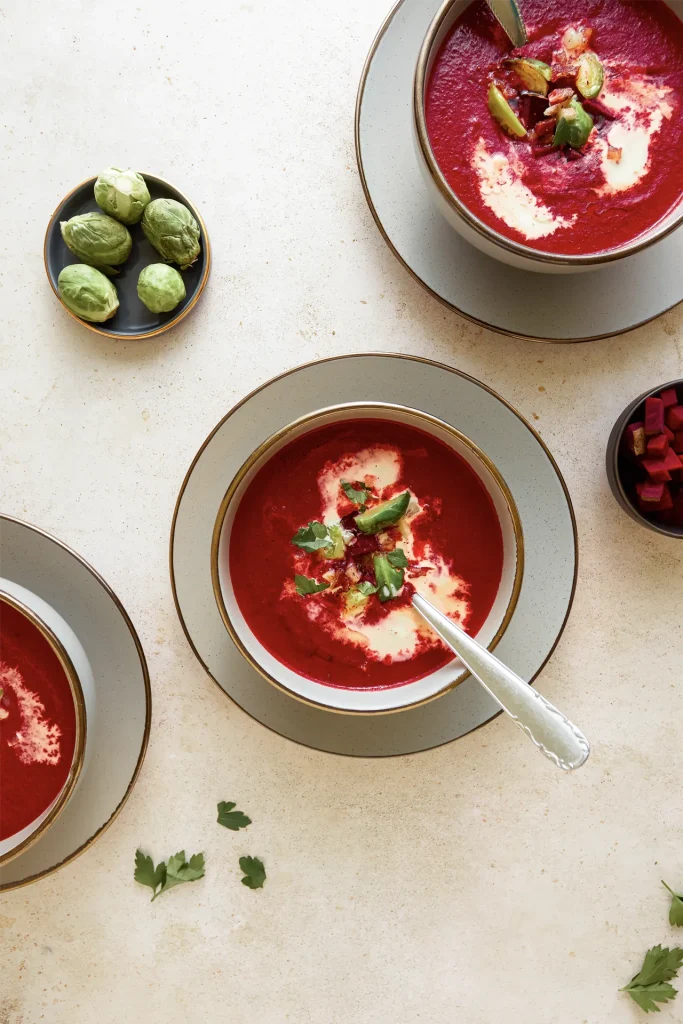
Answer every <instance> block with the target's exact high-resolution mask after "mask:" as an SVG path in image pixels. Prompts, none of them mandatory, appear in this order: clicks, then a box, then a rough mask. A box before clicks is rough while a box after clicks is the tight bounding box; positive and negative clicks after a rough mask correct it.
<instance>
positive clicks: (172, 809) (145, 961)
mask: <svg viewBox="0 0 683 1024" xmlns="http://www.w3.org/2000/svg"><path fill="white" fill-rule="evenodd" d="M386 7H387V0H347V2H346V3H344V4H342V5H332V4H327V5H325V4H323V5H321V4H320V3H319V2H316V0H284V2H283V0H280V2H275V0H261V2H260V3H257V2H244V3H230V4H223V5H220V4H215V3H208V2H207V0H197V2H195V3H192V4H186V3H181V2H180V0H165V2H163V3H162V2H161V0H149V2H148V3H146V4H144V5H140V6H137V5H135V4H123V6H121V5H119V7H117V8H116V9H113V8H111V6H110V5H105V4H103V3H102V2H101V0H98V2H96V3H93V4H90V5H87V4H81V3H77V2H75V0H72V2H71V3H68V4H58V5H48V4H46V3H44V2H38V0H24V2H23V3H19V2H18V0H6V2H4V3H2V6H1V9H0V36H1V37H2V38H1V41H0V54H1V57H0V76H1V77H2V92H3V104H2V106H3V114H2V119H1V121H2V126H3V127H2V134H3V144H2V149H1V150H0V169H1V178H2V182H3V198H4V199H5V204H4V210H3V242H2V247H1V254H0V261H1V267H0V271H1V277H0V295H1V303H2V315H3V326H2V346H3V354H2V362H1V364H0V365H1V372H0V378H1V386H2V396H1V402H0V415H1V417H2V427H1V438H2V509H3V511H5V512H8V513H10V514H13V515H16V516H19V517H23V518H26V519H28V520H29V521H30V522H33V523H36V524H38V525H40V526H42V527H44V528H45V529H47V530H49V531H51V532H53V533H55V534H56V535H57V536H58V537H60V538H61V539H62V540H64V541H65V542H66V543H68V544H69V545H71V546H73V547H74V548H76V549H77V550H78V551H79V552H80V553H81V554H82V555H83V556H84V557H85V558H86V559H88V560H89V561H90V562H92V563H93V564H94V565H95V567H96V568H97V569H98V570H99V571H100V572H101V573H102V574H103V575H104V576H105V578H106V579H107V580H108V581H109V582H110V583H111V585H112V586H113V587H114V589H115V590H116V591H117V593H118V595H119V596H120V598H121V599H122V601H123V603H124V604H125V606H126V607H127V609H128V611H129V612H130V614H131V616H132V618H133V621H134V623H135V625H136V627H137V628H138V630H139V633H140V636H141V639H142V642H143V645H144V648H145V651H146V654H147V657H148V661H149V667H150V672H151V679H152V689H153V695H154V702H155V704H154V722H153V729H152V736H151V742H150V747H149V752H148V755H147V760H146V762H145V765H144V767H143V771H142V774H141V776H140V780H139V782H138V785H137V787H136V788H135V790H134V792H133V794H132V796H131V799H130V801H129V803H128V804H127V806H126V807H125V808H124V810H123V812H122V814H121V816H120V818H119V819H118V821H117V822H116V823H115V825H114V826H113V827H112V828H111V829H110V830H109V832H108V833H107V834H105V835H104V836H103V837H102V838H101V840H100V841H99V842H97V843H96V844H95V845H94V846H93V848H92V849H91V850H90V851H89V852H88V853H87V854H86V855H84V856H83V857H81V858H80V859H79V860H77V861H76V862H75V863H73V864H72V865H70V866H68V867H66V868H65V869H64V870H62V871H61V872H59V873H57V874H56V875H53V876H52V877H50V878H48V879H46V880H43V881H40V882H38V883H36V884H34V885H32V886H30V887H28V888H26V889H22V890H18V891H16V892H13V893H9V894H7V895H5V896H3V897H2V898H1V899H0V965H1V966H0V1024H38V1022H40V1021H46V1022H48V1024H101V1022H109V1021H127V1022H133V1021H136V1022H137V1021H145V1022H149V1024H185V1022H187V1021H192V1022H202V1024H203V1022H207V1024H208V1022H212V1024H213V1022H220V1024H223V1022H225V1024H284V1022H291V1024H416V1022H420V1024H451V1022H457V1024H494V1022H495V1024H498V1022H504V1024H508V1022H509V1024H512V1022H515V1024H516V1022H523V1024H621V1022H624V1024H632V1022H634V1021H636V1020H637V1019H638V1014H639V1011H638V1010H637V1009H636V1008H635V1006H634V1005H632V1004H630V1002H629V1001H628V1000H627V999H626V997H625V996H623V995H619V994H618V993H617V989H618V987H619V986H620V985H623V984H625V983H626V982H627V981H628V979H629V978H630V976H631V975H632V974H633V973H634V972H635V971H636V970H637V969H638V967H639V966H640V962H641V958H642V955H643V953H644V951H645V949H646V948H647V947H648V946H650V945H652V944H654V943H657V942H662V943H664V944H667V943H668V944H671V943H672V942H675V940H676V938H677V936H676V935H675V934H674V933H672V931H671V929H669V927H668V924H667V922H666V908H667V900H666V894H665V893H664V891H663V889H662V888H661V886H660V884H659V879H660V878H661V877H664V878H667V879H668V880H669V881H671V882H672V883H674V884H679V885H683V810H682V805H681V799H680V793H681V750H682V744H681V723H682V722H683V687H682V686H681V681H682V680H681V676H682V673H681V664H682V657H683V635H682V632H681V630H682V626H681V614H680V609H681V607H683V571H682V570H683V545H681V544H677V543H676V542H674V541H669V540H667V539H665V538H663V537H658V536H656V535H655V534H651V533H647V532H646V531H644V530H642V529H640V528H639V527H637V526H636V525H635V524H634V523H632V522H631V521H630V520H629V519H628V518H627V517H626V516H625V515H624V514H623V513H622V512H621V511H620V510H619V509H618V508H617V505H616V504H615V502H614V500H613V499H612V497H611V494H610V492H609V490H608V486H607V482H606V479H605V475H604V468H603V459H604V448H605V443H606V440H607V436H608V433H609V429H610V427H611V425H612V422H613V420H614V419H615V417H616V416H617V414H618V413H619V412H620V411H621V409H622V408H623V407H624V405H625V404H626V402H627V401H628V400H629V399H630V398H632V397H634V396H635V395H637V394H638V393H640V392H641V391H642V390H644V389H645V388H646V387H650V386H655V385H656V384H658V383H659V382H661V381H665V380H669V379H671V378H672V377H675V376H682V375H683V353H682V348H681V336H682V334H683V316H682V313H681V311H680V310H679V311H674V312H673V313H670V314H668V315H666V316H664V317H662V318H660V319H659V320H657V321H655V322H654V323H652V324H650V325H649V326H647V327H645V328H643V329H641V330H638V331H636V332H635V333H632V334H629V335H627V336H624V337H620V338H614V339H612V340H608V341H603V342H598V343H594V344H589V345H580V346H569V347H549V346H542V345H534V344H531V343H526V342H520V341H514V340H511V339H507V338H503V337H499V336H497V335H494V334H491V333H488V332H487V331H485V330H482V329H480V328H478V327H474V326H472V325H471V324H469V323H467V322H465V321H464V320H462V319H461V318H459V317H458V316H457V315H455V314H453V313H451V312H449V311H448V310H446V309H444V308H443V307H442V306H441V305H439V303H438V302H436V301H435V300H434V299H433V298H431V297H430V296H429V295H427V294H426V293H425V292H424V291H422V289H421V288H420V286H419V285H418V284H417V283H416V282H415V281H413V280H412V279H411V277H410V276H409V275H408V274H407V273H406V271H405V270H404V269H403V268H402V267H401V266H400V265H399V264H398V263H397V261H396V260H395V259H394V257H393V256H392V255H391V253H390V252H389V251H388V249H387V247H386V246H385V244H384V242H383V241H382V239H381V237H380V235H379V233H378V231H377V228H376V227H375V224H374V222H373V220H372V217H371V216H370V214H369V212H368V209H367V207H366V204H365V200H364V198H363V193H362V190H361V187H360V185H359V181H358V175H357V172H356V166H355V159H354V152H353V106H354V101H355V93H356V86H357V83H358V78H359V74H360V70H361V67H362V64H363V60H364V58H365V55H366V52H367V50H368V47H369V45H370V42H371V40H372V37H373V35H374V32H375V30H376V29H377V27H378V25H379V23H380V21H381V20H382V18H383V16H384V14H385V13H386ZM117 161H125V162H128V163H130V164H131V165H132V166H134V167H137V168H139V169H140V170H148V171H150V172H153V173H156V174H158V175H161V176H163V177H165V178H167V179H169V180H170V181H172V182H173V183H175V184H176V185H177V186H178V187H179V188H180V189H182V190H183V191H185V192H186V193H187V194H188V195H189V196H190V197H191V198H192V199H193V201H194V202H195V203H196V204H197V206H198V207H199V209H200V210H201V212H202V214H203V215H204V217H205V219H206V221H207V224H208V227H209V231H210V233H211V236H212V241H213V246H214V265H213V272H212V276H211V279H210V282H209V286H208V288H207V291H206V293H205V295H204V297H203V299H202V301H201V303H200V304H199V306H198V307H197V309H196V311H195V312H194V313H193V315H192V316H190V317H189V318H188V319H187V320H186V321H185V322H184V323H183V324H182V325H181V326H180V327H179V328H178V329H176V330H174V331H171V332H169V333H168V334H166V335H163V336H162V337H160V338H157V339H152V340H149V341H144V342H139V343H124V342H115V343H107V342H106V341H104V340H103V339H102V338H99V337H97V336H96V335H94V334H90V333H89V332H88V331H86V330H85V329H81V328H80V327H79V326H78V325H76V324H75V323H74V322H73V321H72V320H71V319H70V318H69V317H67V316H66V314H65V313H64V312H63V310H62V309H61V308H60V307H59V305H58V303H57V302H56V300H55V298H54V296H53V295H52V292H51V290H50V288H49V287H48V284H47V281H46V279H45V275H44V270H43V264H42V240H43V232H44V230H45V225H46V223H47V220H48V218H49V216H50V214H51V212H52V210H53V208H54V206H55V205H56V204H57V202H58V201H59V200H60V198H61V197H62V196H63V195H64V194H65V193H66V192H67V191H69V189H71V188H72V187H73V185H74V184H76V183H77V182H79V181H81V180H82V179H83V178H85V177H87V176H88V175H91V174H94V173H96V172H97V171H98V170H99V169H100V168H101V167H103V166H106V165H107V164H109V163H112V162H113V163H116V162H117ZM537 286H538V287H539V288H542V287H543V282H542V279H539V281H538V282H537ZM576 287H577V288H578V289H580V282H577V285H576ZM368 349H377V350H383V351H397V352H406V353H415V354H418V355H422V356H428V357H431V358H434V359H438V360H442V361H444V362H446V363H449V364H452V365H454V366H457V367H459V368H461V369H463V370H465V371H467V372H468V373H471V374H473V375H474V376H476V377H479V378H481V379H482V380H484V381H485V382H486V383H487V384H489V385H491V386H492V387H493V388H495V389H497V390H499V391H500V392H501V393H502V394H503V395H504V396H505V397H506V398H507V399H508V400H510V401H511V402H512V403H514V404H515V405H516V406H517V407H518V408H519V409H520V411H521V412H522V413H523V414H524V415H526V416H527V417H529V418H530V419H532V420H533V422H534V424H535V426H536V427H537V429H538V430H539V431H540V433H541V434H542V436H543V438H544V440H545V441H546V442H547V444H548V445H549V446H550V448H551V449H552V451H553V453H554V455H555V456H556V458H557V460H558V462H559V465H560V467H561V469H562V471H563V472H564V474H565V475H566V479H567V482H568V485H569V488H570V491H571V494H572V497H573V500H574V503H575V508H576V513H577V518H578V527H579V535H580V544H581V566H580V574H579V582H578V590H577V594H576V601H575V604H574V610H573V613H572V616H571V618H570V621H569V625H568V627H567V630H566V632H565V634H564V636H563V638H562V640H561V642H560V645H559V647H558V649H557V652H556V654H555V655H554V657H553V659H552V660H551V662H550V664H549V666H548V667H547V668H546V670H545V671H544V672H543V674H542V676H541V678H540V681H539V685H540V687H541V688H542V689H543V691H544V692H545V693H546V694H547V695H548V696H549V698H550V699H551V700H554V701H556V702H557V703H558V704H560V703H561V705H562V707H563V708H565V709H566V710H567V712H569V713H571V715H572V717H573V718H574V719H575V720H576V721H577V722H579V723H580V724H581V725H582V727H583V728H584V729H585V730H586V732H587V733H588V734H589V735H590V737H591V739H592V741H593V746H594V750H593V756H592V758H591V760H590V761H589V763H588V764H587V766H586V767H585V768H584V769H582V771H581V772H579V773H578V774H576V775H575V776H570V777H565V776H563V775H561V774H560V773H559V772H557V771H555V770H553V769H552V768H551V767H550V766H549V765H548V764H547V763H546V762H545V761H544V760H543V758H541V757H540V756H538V754H537V753H536V752H535V751H534V750H533V748H532V747H531V745H530V744H526V743H524V742H522V741H521V739H520V736H519V735H518V733H517V731H516V730H515V729H514V727H513V726H512V725H511V724H510V723H509V722H508V721H506V720H504V719H503V718H502V717H499V718H498V719H496V720H495V721H494V722H493V723H492V724H491V725H489V726H487V727H486V728H484V729H482V730H479V731H477V732H475V733H473V734H471V735H469V736H467V737H466V738H465V739H462V740H460V741H458V742H456V743H454V744H451V745H450V746H446V747H443V748H441V749H438V750H435V751H432V752H429V753H424V754H418V755H415V756H412V757H407V758H400V759H393V760H392V759H390V760H386V761H377V762H375V761H371V760H348V759H344V758H339V757H334V756H330V755H326V754H322V753H318V752H316V751H312V750H308V749H305V748H302V747H299V746H295V745H294V744H292V743H289V742H288V741H286V740H284V739H281V738H280V737H278V736H277V735H275V734H273V733H271V732H269V731H268V730H266V729H264V728H263V727H262V726H260V725H258V724H256V723H255V722H254V721H252V720H251V719H249V718H248V717H247V716H246V715H244V714H243V713H242V712H241V711H239V710H238V709H237V708H236V707H235V706H233V705H232V704H231V703H230V702H229V701H228V700H227V699H226V698H225V697H224V696H223V695H222V694H221V692H219V690H218V689H217V687H215V686H214V684H213V683H212V682H211V680H210V679H209V678H208V677H207V676H206V675H205V674H204V672H203V671H202V669H201V667H200V666H199V665H198V663H197V662H196V661H195V659H194V657H193V655H192V653H191V651H190V649H189V647H188V645H187V642H186V640H185V638H184V636H183V633H182V630H181V628H180V625H179V622H178V620H177V618H176V614H175V611H174V606H173V600H172V596H171V590H170V585H169V578H168V566H167V554H168V535H169V528H170V522H171V515H172V510H173V506H174V502H175V498H176V495H177V491H178V488H179V485H180V482H181V480H182V478H183V475H184V473H185V471H186V469H187V467H188V465H189V463H190V461H191V459H192V457H193V455H194V454H195V452H196V450H197V449H198V447H199V445H200V443H201V442H202V441H203V439H204V437H205V436H206V434H207V433H208V432H209V431H210V430H211V428H212V427H213V425H214V424H215V423H216V422H217V421H218V419H220V418H221V417H222V416H223V414H224V413H225V412H226V411H227V409H228V408H229V407H230V406H231V405H232V404H233V403H234V402H235V401H236V400H237V399H239V398H241V397H242V396H243V395H244V394H245V393H246V392H248V391H250V390H251V389H252V388H254V387H255V386H256V385H258V384H260V383H261V382H262V381H264V380H265V379H266V378H268V377H270V376H272V375H273V374H275V373H278V372H280V371H281V370H284V369H286V368H288V367H291V366H293V365H295V364H297V363H300V362H304V361H306V360H310V359H315V358H317V357H320V356H327V355H333V354H337V353H342V352H360V351H364V350H368ZM218 799H231V800H238V801H239V805H240V806H241V807H243V808H244V809H245V810H246V811H247V812H248V813H249V814H250V816H251V817H252V818H253V821H254V825H253V826H252V829H250V832H249V844H248V846H249V850H248V851H247V852H252V853H255V854H257V855H260V856H262V857H263V859H264V860H265V861H266V864H267V868H268V880H267V882H266V888H265V889H264V890H263V891H262V892H258V893H254V892H250V891H249V890H247V889H246V888H244V887H243V886H241V885H240V884H239V877H240V876H239V871H238V870H237V865H236V858H235V856H234V855H233V849H234V848H235V845H236V844H235V843H231V842H226V841H225V839H226V835H228V836H229V837H231V835H232V834H230V833H226V834H217V833H218V832H222V830H219V829H217V828H216V827H215V825H214V823H213V806H214V805H215V802H216V800H218ZM138 844H142V845H144V846H146V847H148V848H150V849H151V850H153V851H154V852H155V853H156V854H157V855H158V856H164V855H166V854H168V853H171V852H173V851H174V850H175V849H178V848H180V847H182V846H185V847H186V848H187V849H188V850H189V849H190V848H192V849H204V850H205V852H206V856H207V865H208V871H207V877H206V879H205V880H204V881H202V882H200V883H198V884H196V885H192V886H190V885H188V886H184V887H182V888H181V889H179V890H177V891H176V892H174V893H172V894H170V895H169V896H165V897H164V898H163V899H161V900H158V901H157V902H156V903H155V904H154V905H153V906H152V905H150V903H149V901H148V895H147V893H146V892H145V891H144V890H143V889H141V888H140V887H139V886H137V885H135V884H134V883H133V880H132V866H133V854H134V851H135V848H136V846H137V845H138ZM681 938H683V936H678V941H679V942H680V941H681ZM658 1019H661V1020H662V1022H664V1021H666V1020H673V1021H683V995H681V996H679V998H678V1002H677V1003H673V1004H671V1005H670V1006H669V1007H668V1008H666V1007H665V1008H664V1010H663V1012H662V1016H661V1018H658Z"/></svg>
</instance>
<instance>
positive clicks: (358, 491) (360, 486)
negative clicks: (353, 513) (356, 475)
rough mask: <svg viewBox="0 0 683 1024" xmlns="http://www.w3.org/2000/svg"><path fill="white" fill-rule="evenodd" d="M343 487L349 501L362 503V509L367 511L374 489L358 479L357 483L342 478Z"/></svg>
mask: <svg viewBox="0 0 683 1024" xmlns="http://www.w3.org/2000/svg"><path fill="white" fill-rule="evenodd" d="M341 489H342V491H343V492H344V494H345V495H346V497H347V498H348V499H349V501H352V502H353V504H354V505H360V506H361V511H365V506H366V505H367V503H368V501H369V500H370V498H371V497H372V491H371V490H370V489H369V488H368V487H366V486H365V484H364V483H361V482H360V481H359V480H356V482H355V484H350V483H349V481H348V480H342V482H341Z"/></svg>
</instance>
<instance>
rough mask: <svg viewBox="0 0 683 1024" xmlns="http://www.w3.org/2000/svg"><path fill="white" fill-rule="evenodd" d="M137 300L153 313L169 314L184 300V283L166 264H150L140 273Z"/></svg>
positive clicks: (175, 271) (174, 270) (176, 272)
mask: <svg viewBox="0 0 683 1024" xmlns="http://www.w3.org/2000/svg"><path fill="white" fill-rule="evenodd" d="M138 298H139V299H140V301H141V302H144V304H145V305H146V306H147V309H151V311H152V312H153V313H169V312H170V311H171V310H172V309H175V308H176V306H177V305H178V303H179V302H181V301H182V300H183V299H184V298H185V282H184V281H183V279H182V277H181V276H180V274H179V273H178V271H177V270H176V269H175V267H169V266H168V265H167V264H166V263H150V265H149V266H148V267H145V268H144V270H142V271H141V272H140V276H139V278H138Z"/></svg>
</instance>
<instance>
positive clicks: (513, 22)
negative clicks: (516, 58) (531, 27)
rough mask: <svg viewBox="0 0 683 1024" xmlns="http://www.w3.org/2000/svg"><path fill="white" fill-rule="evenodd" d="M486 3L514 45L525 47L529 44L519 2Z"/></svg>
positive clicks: (487, 1)
mask: <svg viewBox="0 0 683 1024" xmlns="http://www.w3.org/2000/svg"><path fill="white" fill-rule="evenodd" d="M486 3H487V4H488V5H489V7H490V8H491V11H492V12H493V16H494V18H495V19H496V21H497V22H498V24H499V25H500V26H501V27H502V29H503V31H504V32H505V34H506V35H507V37H508V39H509V40H510V42H511V43H512V45H513V46H515V47H517V46H524V44H525V43H526V42H527V34H526V25H525V24H524V18H523V17H522V12H521V11H520V9H519V5H518V4H517V0H486Z"/></svg>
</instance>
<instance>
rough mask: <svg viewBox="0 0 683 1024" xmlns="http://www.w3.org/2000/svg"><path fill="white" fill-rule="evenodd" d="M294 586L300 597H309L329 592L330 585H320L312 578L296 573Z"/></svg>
mask: <svg viewBox="0 0 683 1024" xmlns="http://www.w3.org/2000/svg"><path fill="white" fill-rule="evenodd" d="M294 586H295V587H296V592H297V594H298V595H299V597H308V595H309V594H319V593H321V591H323V590H327V589H328V587H329V583H318V581H317V580H314V579H311V577H310V576H301V575H300V574H299V573H295V575H294Z"/></svg>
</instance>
